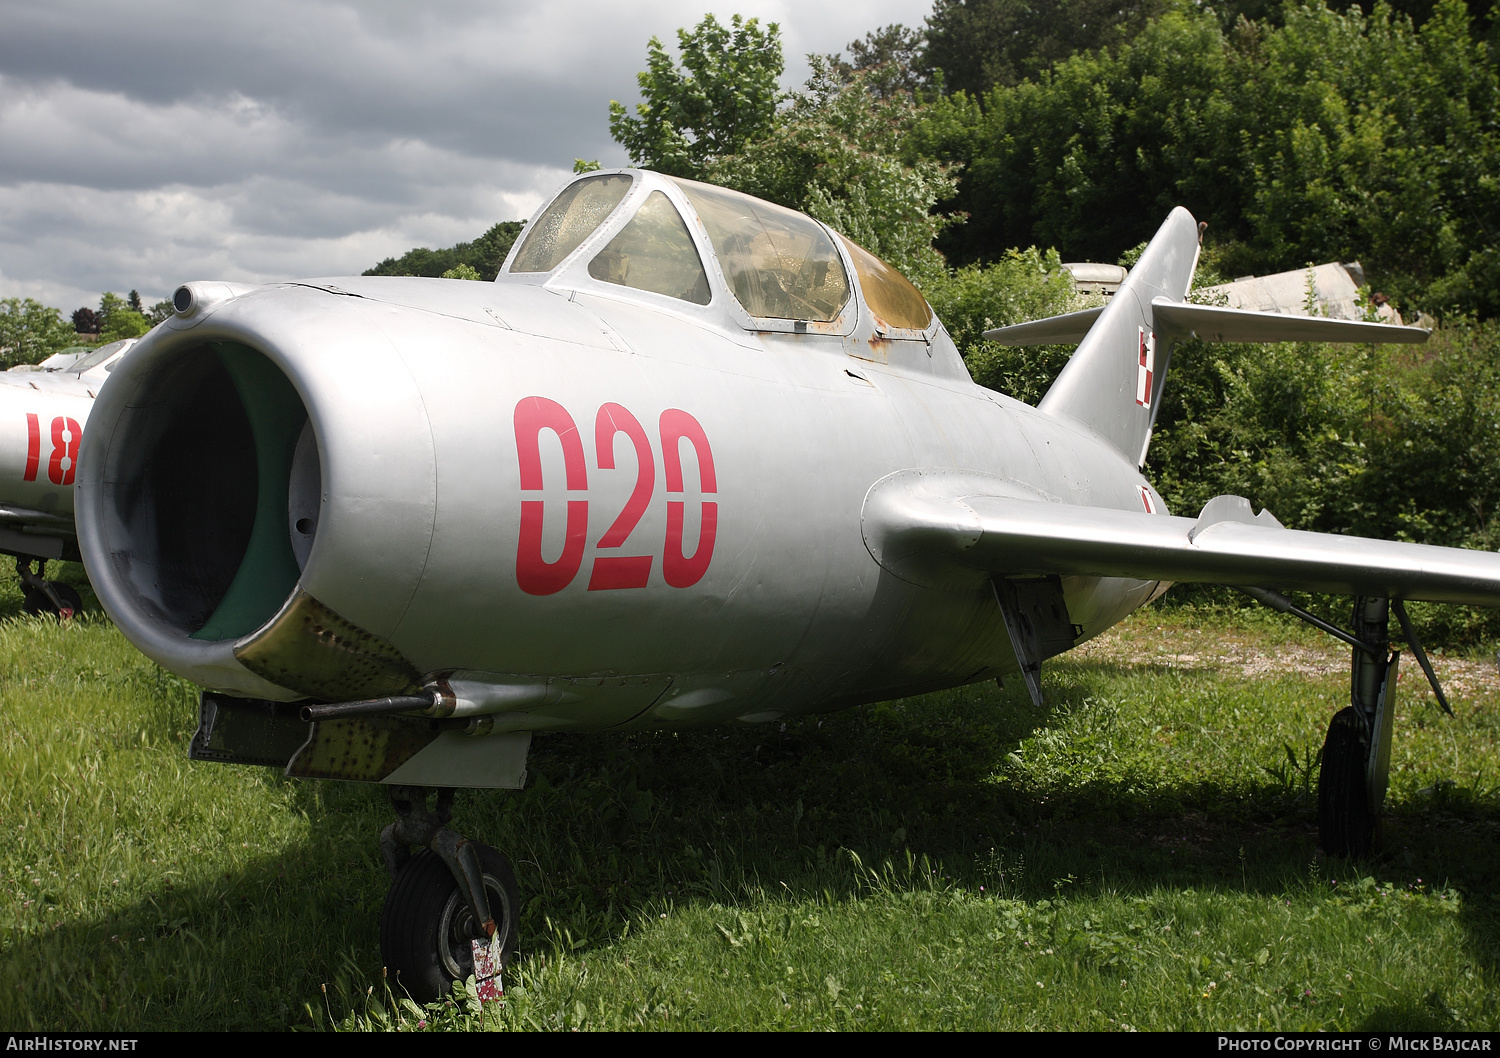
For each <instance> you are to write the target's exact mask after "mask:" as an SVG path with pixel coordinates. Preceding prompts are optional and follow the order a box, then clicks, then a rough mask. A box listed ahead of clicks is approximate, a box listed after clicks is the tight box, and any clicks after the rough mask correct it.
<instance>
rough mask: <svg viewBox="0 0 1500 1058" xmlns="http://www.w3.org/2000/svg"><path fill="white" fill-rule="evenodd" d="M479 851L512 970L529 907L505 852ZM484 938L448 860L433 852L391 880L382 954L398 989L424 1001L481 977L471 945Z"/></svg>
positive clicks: (382, 928)
mask: <svg viewBox="0 0 1500 1058" xmlns="http://www.w3.org/2000/svg"><path fill="white" fill-rule="evenodd" d="M474 847H475V849H476V850H478V852H479V864H480V867H481V868H483V870H484V888H485V892H486V894H487V895H488V897H489V901H490V914H492V915H493V916H495V929H496V931H497V932H498V933H499V935H500V938H501V949H500V950H501V953H502V958H501V965H502V966H504V967H508V966H509V965H510V961H511V958H512V956H513V955H514V954H515V950H516V936H517V933H518V929H517V921H516V919H517V916H518V912H519V911H520V907H521V897H520V890H519V889H518V888H517V887H516V875H515V872H514V871H512V870H511V869H510V862H509V861H508V860H506V858H505V857H504V856H502V855H500V853H499V852H497V851H496V850H494V849H492V848H490V847H489V846H488V845H480V844H479V843H477V842H476V843H475V845H474ZM482 935H483V934H482V932H481V930H480V928H479V924H478V923H476V922H475V921H474V916H473V914H472V913H471V912H470V911H469V905H468V903H467V902H465V901H464V899H463V897H461V896H460V895H459V892H458V882H457V881H455V880H454V878H453V874H452V872H450V871H449V870H448V865H447V864H446V863H444V862H443V860H442V857H440V856H439V855H438V854H437V853H435V852H433V851H432V850H431V849H423V850H422V851H420V852H418V853H417V854H416V855H415V856H413V857H412V858H411V860H410V862H408V863H407V865H406V866H405V867H403V868H402V869H401V873H400V874H399V875H397V876H396V880H395V881H394V882H392V883H391V888H390V892H388V893H387V894H386V897H385V907H384V909H383V910H382V911H381V913H380V956H381V958H382V959H383V960H384V961H385V966H386V972H387V973H388V974H389V977H390V980H391V982H392V985H391V986H392V987H393V988H394V989H396V991H397V992H398V993H400V992H402V991H405V992H406V993H407V994H409V995H410V996H411V997H412V998H413V999H415V1000H417V1001H419V1002H423V1003H427V1002H431V1001H432V1000H434V999H440V998H442V997H444V996H447V995H448V994H449V993H450V990H451V989H452V987H453V982H454V981H462V980H464V979H465V978H467V977H468V976H469V975H470V974H471V973H473V972H474V956H473V950H472V949H471V948H470V946H469V942H470V941H471V940H475V939H478V938H479V937H481V936H482Z"/></svg>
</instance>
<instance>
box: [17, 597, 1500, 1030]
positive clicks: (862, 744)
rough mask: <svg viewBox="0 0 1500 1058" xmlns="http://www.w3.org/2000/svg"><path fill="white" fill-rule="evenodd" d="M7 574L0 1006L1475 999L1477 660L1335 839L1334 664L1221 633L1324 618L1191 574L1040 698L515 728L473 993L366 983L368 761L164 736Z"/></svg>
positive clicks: (702, 1013)
mask: <svg viewBox="0 0 1500 1058" xmlns="http://www.w3.org/2000/svg"><path fill="white" fill-rule="evenodd" d="M75 578H76V571H75ZM18 610H19V595H18V593H16V592H15V591H14V587H13V585H10V584H9V583H8V582H7V583H0V775H3V778H0V1027H4V1028H13V1029H39V1028H58V1029H64V1028H68V1029H86V1028H139V1029H171V1028H194V1029H196V1028H250V1027H256V1028H277V1027H289V1028H304V1027H305V1028H311V1027H319V1026H321V1027H343V1028H382V1027H391V1028H407V1029H418V1028H442V1027H481V1026H484V1027H517V1028H520V1027H534V1028H629V1027H636V1026H641V1027H649V1028H722V1029H729V1028H753V1027H784V1028H813V1027H818V1028H829V1027H861V1028H1098V1029H1121V1028H1125V1027H1127V1026H1128V1027H1133V1028H1140V1029H1176V1028H1202V1029H1227V1028H1235V1027H1241V1028H1256V1027H1260V1028H1373V1027H1406V1028H1472V1029H1493V1028H1496V1027H1497V1025H1500V1001H1497V998H1496V996H1497V988H1496V983H1497V976H1500V844H1497V837H1500V676H1491V677H1486V678H1484V679H1480V680H1479V681H1478V683H1479V686H1478V687H1477V689H1475V690H1472V691H1470V692H1468V693H1467V694H1466V695H1465V696H1464V697H1463V698H1462V700H1460V701H1459V702H1458V712H1459V715H1458V718H1457V719H1456V720H1449V719H1447V718H1445V717H1442V716H1441V715H1440V714H1439V713H1438V711H1437V709H1436V706H1435V705H1434V704H1433V703H1432V701H1431V696H1430V694H1428V693H1427V692H1426V691H1425V688H1424V687H1423V685H1422V684H1421V682H1420V676H1419V674H1416V673H1415V672H1412V673H1408V674H1407V675H1406V677H1405V678H1404V679H1403V681H1402V685H1401V686H1402V692H1401V693H1402V705H1401V713H1400V717H1399V720H1398V724H1399V727H1398V733H1397V741H1396V745H1395V750H1394V753H1393V768H1392V781H1391V795H1390V800H1389V810H1388V812H1387V816H1386V823H1385V834H1384V841H1383V846H1382V851H1381V852H1380V854H1379V855H1377V856H1376V857H1374V858H1372V859H1371V860H1370V861H1367V862H1362V863H1353V862H1348V861H1342V860H1328V859H1325V858H1323V857H1322V856H1321V855H1320V854H1319V853H1318V852H1317V849H1316V840H1315V839H1316V832H1315V831H1316V828H1315V823H1314V816H1315V803H1314V802H1315V791H1316V785H1315V784H1316V757H1317V751H1318V747H1319V746H1320V745H1321V739H1322V728H1323V727H1324V726H1325V725H1326V723H1327V720H1328V717H1329V715H1330V714H1331V713H1332V712H1333V711H1334V710H1335V709H1336V708H1338V707H1340V706H1341V705H1342V704H1343V700H1344V696H1345V695H1346V693H1347V676H1345V675H1343V674H1342V672H1341V671H1339V670H1338V669H1337V667H1336V666H1337V665H1338V664H1340V663H1339V662H1338V661H1337V658H1335V663H1334V664H1335V668H1334V671H1332V672H1331V673H1330V674H1329V675H1326V676H1315V677H1304V676H1298V675H1289V674H1277V673H1276V672H1274V671H1273V672H1272V674H1270V675H1265V676H1260V677H1256V678H1248V677H1246V676H1244V675H1243V673H1242V672H1241V671H1240V669H1239V668H1238V667H1237V666H1236V664H1235V663H1234V662H1233V661H1227V662H1222V663H1221V662H1219V661H1217V660H1215V659H1216V658H1217V657H1218V655H1220V654H1224V653H1226V652H1227V653H1235V652H1238V654H1239V655H1246V654H1254V653H1262V654H1264V655H1267V656H1269V657H1271V658H1273V659H1275V658H1284V657H1287V656H1290V655H1291V654H1292V653H1294V652H1297V651H1301V652H1303V653H1306V652H1307V651H1309V650H1317V649H1323V648H1324V644H1323V643H1322V641H1320V640H1318V639H1317V638H1314V637H1313V636H1311V635H1309V634H1305V633H1304V632H1303V630H1302V629H1301V628H1299V627H1296V626H1289V625H1286V624H1283V623H1280V621H1279V620H1272V621H1267V620H1266V619H1264V618H1263V617H1261V616H1259V615H1255V614H1244V613H1239V612H1234V611H1228V610H1220V609H1214V608H1212V607H1198V608H1187V609H1171V610H1151V611H1147V612H1144V613H1142V614H1139V615H1137V616H1136V617H1135V618H1133V619H1132V620H1131V621H1129V622H1127V623H1126V624H1125V625H1124V626H1122V627H1121V629H1120V630H1119V632H1118V633H1117V635H1116V637H1115V638H1114V639H1113V640H1112V641H1111V645H1110V646H1108V648H1107V649H1104V650H1102V651H1095V652H1094V653H1092V654H1090V655H1087V656H1080V657H1077V658H1072V659H1070V658H1067V657H1065V658H1060V659H1057V660H1056V661H1053V662H1049V663H1048V666H1047V673H1046V676H1045V679H1044V686H1045V689H1046V694H1047V702H1046V706H1045V708H1043V709H1041V710H1037V709H1034V708H1033V707H1032V706H1031V704H1030V702H1029V700H1028V699H1027V698H1026V695H1025V691H1024V689H1023V688H1021V687H1020V686H1019V685H1018V684H1016V685H1007V686H1006V688H1005V689H1004V690H1000V689H998V688H996V687H995V686H994V685H993V684H986V685H981V686H975V687H970V688H963V689H960V690H956V691H950V692H943V693H939V694H933V695H927V696H924V697H922V698H916V699H909V700H906V701H900V702H892V703H887V704H883V705H879V706H875V707H871V708H866V709H859V710H851V711H848V712H844V713H838V714H832V715H828V716H824V717H813V718H808V719H804V720H798V721H795V722H790V723H787V724H786V725H784V726H782V725H767V726H762V727H755V728H735V729H711V730H705V731H699V732H691V733H688V732H684V733H680V734H673V733H670V732H667V733H640V734H633V735H628V736H620V735H592V736H563V735H551V736H540V737H538V738H537V740H536V742H535V744H534V749H533V754H532V761H531V768H530V770H531V775H532V779H531V782H530V783H529V785H528V787H527V789H526V790H525V791H522V792H519V793H509V794H507V793H466V794H462V795H460V798H459V800H458V805H457V812H456V818H455V823H456V825H457V826H458V827H459V829H461V830H462V831H464V832H465V833H467V834H469V835H471V836H473V837H476V838H479V839H480V840H483V841H486V842H488V843H490V844H492V845H495V846H496V847H498V848H500V849H502V850H503V851H505V852H506V853H507V855H509V856H510V858H511V859H512V862H513V863H514V864H515V867H516V871H517V875H518V876H519V879H520V883H521V888H522V893H523V904H524V909H523V915H522V924H521V925H522V945H523V954H522V957H521V958H520V960H519V961H518V962H517V964H516V966H515V967H514V968H513V972H512V973H511V974H510V975H509V976H508V978H507V981H506V989H507V1003H506V1005H505V1006H504V1007H503V1008H502V1009H499V1010H489V1011H486V1012H484V1013H483V1014H482V1015H480V1014H476V1013H474V1012H473V1011H471V1010H470V1009H469V1006H468V1005H467V1004H465V1003H464V1002H457V1003H455V1004H450V1005H439V1006H437V1007H434V1008H431V1009H425V1010H424V1009H422V1008H419V1007H416V1006H415V1005H414V1004H410V1003H409V1002H404V1001H403V1000H402V999H401V997H398V996H392V995H390V994H389V993H388V992H387V990H386V989H385V986H384V981H383V978H382V975H381V967H380V953H379V945H378V941H377V924H378V917H379V911H380V905H381V901H382V899H383V897H384V891H385V887H386V880H385V878H384V876H383V870H382V868H381V867H380V865H379V857H378V852H377V848H376V836H377V834H378V832H379V829H380V827H382V826H383V825H384V824H385V823H386V822H388V821H389V819H390V818H391V816H390V810H389V808H388V806H387V804H386V802H385V799H384V797H383V794H382V792H381V791H380V790H379V789H377V788H373V787H367V786H360V785H353V784H339V783H313V782H306V783H293V782H288V781H285V780H283V779H281V778H280V777H279V776H278V775H276V774H275V773H274V772H271V771H268V770H264V769H255V768H241V767H231V766H223V765H213V764H196V763H190V762H188V761H187V759H186V742H187V739H188V738H189V737H190V736H191V734H192V730H193V726H194V719H195V705H194V701H195V695H194V691H193V689H192V688H191V687H189V686H187V685H186V684H184V683H182V682H181V681H179V680H177V679H175V678H173V677H170V676H168V675H166V674H164V673H162V672H161V671H160V670H159V669H158V668H157V667H156V666H155V665H153V664H152V663H150V662H149V661H147V660H145V659H144V658H142V657H141V656H140V655H139V654H137V653H135V652H134V651H133V650H132V649H131V648H130V647H129V646H128V645H127V644H126V643H125V642H124V641H123V639H122V638H121V637H120V636H119V634H118V633H117V632H116V631H115V630H114V629H113V628H112V627H111V626H110V625H109V624H108V623H107V622H106V621H104V620H103V619H102V618H99V617H98V616H96V615H85V617H84V618H83V619H81V620H78V621H75V622H74V623H72V624H71V625H69V626H59V625H58V624H57V623H56V622H55V621H50V620H33V619H27V618H23V617H19V616H14V615H15V614H17V612H18ZM6 615H11V616H6ZM1200 625H1202V626H1203V628H1205V629H1213V628H1218V629H1220V630H1219V631H1217V632H1212V634H1210V632H1208V631H1200ZM1216 644H1217V645H1216ZM1188 653H1192V654H1194V655H1195V656H1197V657H1198V658H1199V659H1200V660H1199V661H1198V662H1184V661H1182V660H1180V657H1178V656H1180V655H1185V654H1188ZM1334 653H1335V654H1336V655H1340V656H1341V655H1342V651H1337V652H1334ZM1414 676H1415V679H1414V678H1413V677H1414ZM1474 680H1475V677H1473V676H1472V673H1471V679H1470V682H1471V683H1473V682H1474Z"/></svg>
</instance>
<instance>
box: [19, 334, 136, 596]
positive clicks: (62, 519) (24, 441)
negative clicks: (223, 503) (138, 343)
mask: <svg viewBox="0 0 1500 1058" xmlns="http://www.w3.org/2000/svg"><path fill="white" fill-rule="evenodd" d="M134 344H135V339H134V338H126V339H124V340H123V341H118V342H110V343H109V344H108V345H101V346H100V347H99V348H97V349H92V350H90V351H88V352H86V353H84V354H83V355H82V356H79V355H77V354H68V353H60V354H58V355H57V356H54V357H51V358H49V359H48V360H46V361H43V362H42V363H41V364H36V365H32V364H24V365H21V366H19V367H13V368H11V369H10V370H9V371H4V372H0V554H5V555H11V556H13V557H14V558H15V560H16V570H17V572H18V573H19V574H20V577H21V589H22V594H23V603H22V605H23V608H24V609H25V610H26V612H27V613H33V614H34V613H43V612H51V613H56V614H58V615H60V616H64V617H67V616H71V615H72V614H73V612H74V611H75V610H77V609H78V607H79V605H80V600H79V598H78V593H77V592H76V591H74V590H73V587H72V585H69V584H64V583H62V582H60V581H53V580H47V579H46V571H47V562H48V561H49V560H52V559H69V560H72V561H77V559H78V557H79V556H78V542H77V539H76V537H75V535H74V531H73V483H74V477H75V475H76V474H77V467H78V448H79V445H80V444H81V443H82V442H83V426H84V424H85V423H86V422H88V418H89V412H90V410H92V408H93V405H94V397H95V395H96V394H97V393H98V392H99V389H100V388H101V387H102V386H103V385H104V382H105V380H106V379H107V378H109V372H110V371H111V370H112V369H113V368H114V365H115V363H116V362H117V361H118V360H119V359H120V357H122V356H124V355H125V353H126V352H127V351H128V350H129V349H130V347H131V346H132V345H134Z"/></svg>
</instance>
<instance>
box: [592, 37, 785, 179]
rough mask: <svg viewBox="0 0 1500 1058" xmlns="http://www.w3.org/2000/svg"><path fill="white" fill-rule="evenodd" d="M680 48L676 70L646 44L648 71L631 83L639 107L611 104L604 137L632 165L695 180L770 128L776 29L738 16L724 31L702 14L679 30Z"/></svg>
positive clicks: (655, 43) (777, 61) (777, 72)
mask: <svg viewBox="0 0 1500 1058" xmlns="http://www.w3.org/2000/svg"><path fill="white" fill-rule="evenodd" d="M677 47H678V53H679V54H680V55H681V58H682V66H681V68H679V67H678V65H677V64H676V63H675V62H673V61H672V57H671V56H670V55H668V54H667V50H666V48H665V46H664V45H663V44H662V42H661V40H660V38H657V37H652V38H651V42H650V44H649V45H648V46H647V60H646V61H647V69H646V70H644V71H642V72H641V73H640V74H639V75H638V76H637V78H636V79H637V81H638V82H639V84H640V88H641V95H642V97H643V98H644V102H641V103H638V104H636V107H635V111H636V116H635V117H631V116H630V115H629V113H628V112H627V110H626V109H625V105H624V104H623V103H619V102H614V101H612V102H611V103H610V104H609V131H610V135H611V136H613V137H614V138H615V140H616V141H618V142H619V143H620V144H621V145H622V146H624V148H625V149H626V151H628V152H629V154H630V159H631V161H632V162H633V163H635V164H636V165H639V166H642V167H643V168H646V169H654V170H656V171H657V172H662V173H668V174H670V175H672V176H685V177H692V178H695V179H696V178H698V177H699V176H700V175H701V174H702V172H703V167H704V165H705V164H706V163H707V162H708V161H709V160H710V159H712V158H716V157H720V156H722V155H729V154H737V153H739V152H740V151H743V150H744V149H745V147H746V146H748V145H749V144H750V143H751V142H753V141H754V140H756V139H758V138H760V137H761V136H762V135H764V134H765V132H766V131H767V130H768V129H769V128H770V127H771V125H772V124H773V122H774V120H775V116H776V106H777V103H778V102H780V99H781V93H780V91H779V90H778V88H777V78H779V77H780V76H781V71H782V58H781V30H780V27H778V26H777V25H776V23H774V22H772V23H770V24H769V25H767V26H766V27H765V29H762V28H761V26H760V22H759V20H758V19H754V18H752V19H750V20H749V21H745V20H744V19H742V18H741V17H740V16H739V15H735V16H734V18H733V19H732V21H731V24H730V25H729V26H723V25H721V24H720V23H719V21H718V19H716V18H715V17H714V16H713V15H705V16H704V18H703V21H701V22H699V23H698V25H697V26H695V27H694V28H693V29H692V30H691V31H688V30H685V29H679V30H678V31H677Z"/></svg>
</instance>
